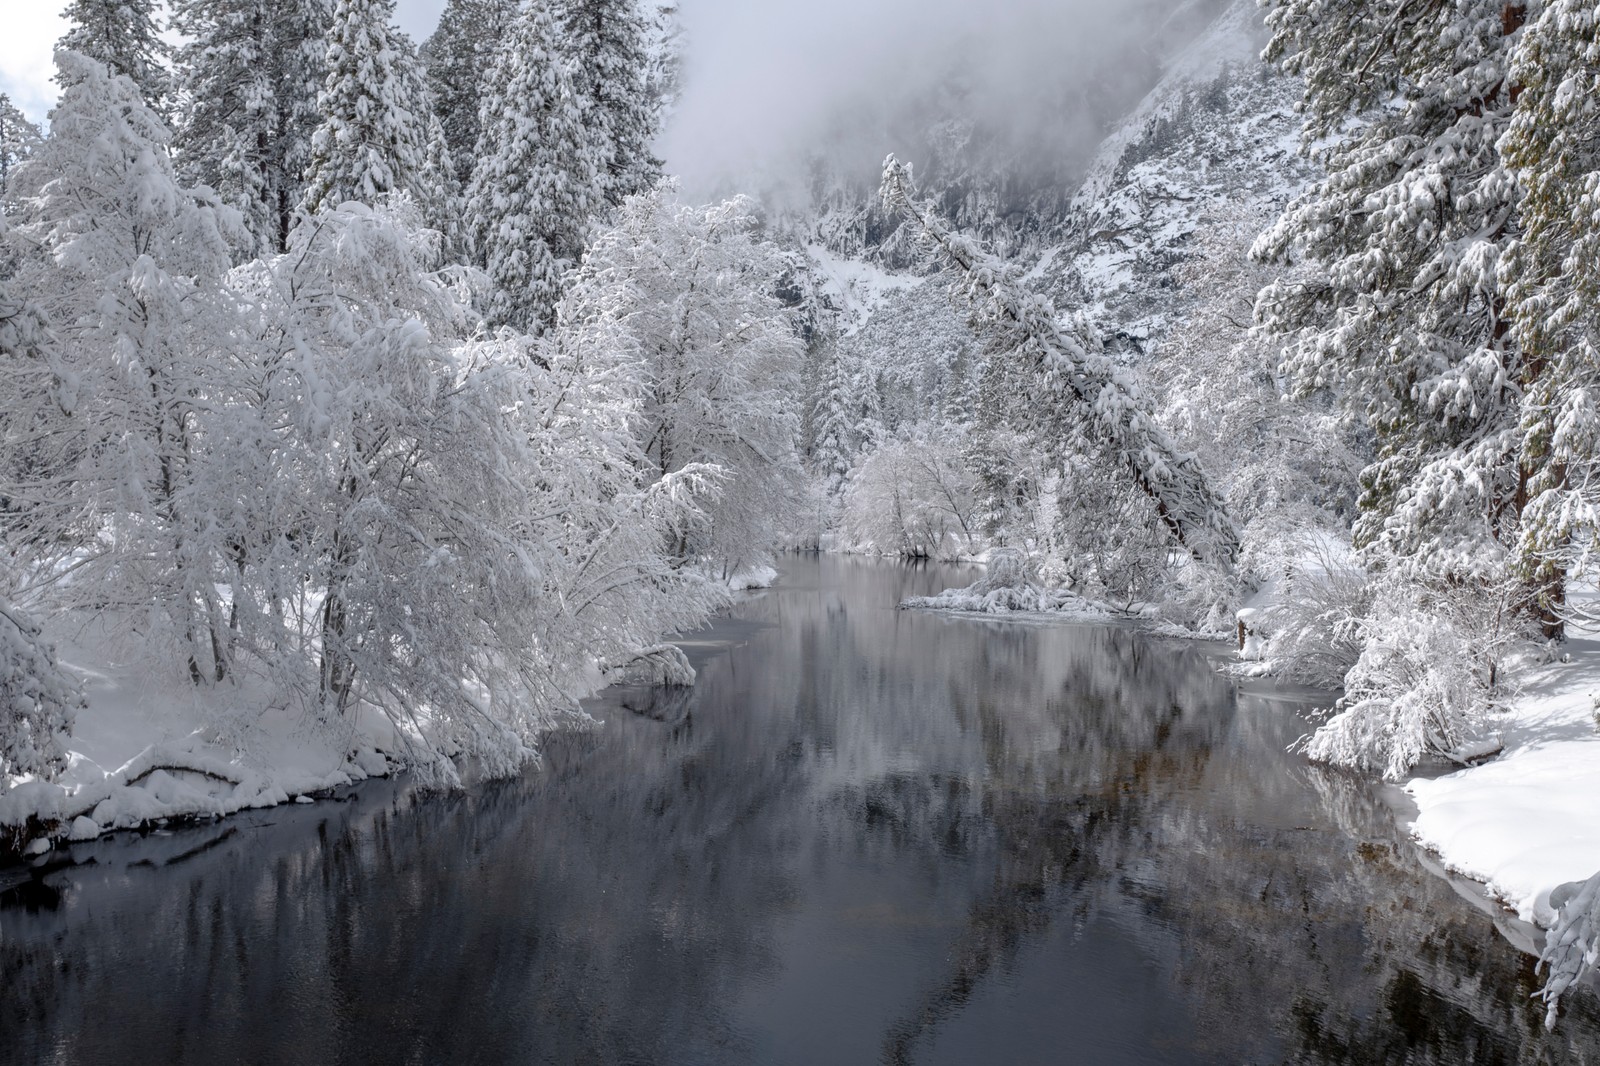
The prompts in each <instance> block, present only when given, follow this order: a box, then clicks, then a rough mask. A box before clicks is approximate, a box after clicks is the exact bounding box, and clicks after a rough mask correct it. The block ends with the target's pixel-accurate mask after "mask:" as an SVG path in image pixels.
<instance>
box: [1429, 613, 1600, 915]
mask: <svg viewBox="0 0 1600 1066" xmlns="http://www.w3.org/2000/svg"><path fill="white" fill-rule="evenodd" d="M1566 652H1567V654H1568V655H1569V656H1570V661H1568V662H1559V663H1551V664H1549V665H1544V666H1538V667H1534V668H1532V669H1530V670H1528V671H1527V673H1526V674H1525V675H1524V677H1523V678H1522V692H1521V695H1520V696H1518V697H1517V698H1516V699H1515V700H1513V703H1512V707H1513V709H1512V711H1511V712H1510V713H1509V714H1508V715H1507V718H1506V721H1505V723H1504V726H1503V736H1504V740H1505V750H1504V751H1503V752H1502V753H1501V754H1500V755H1499V756H1498V757H1497V758H1494V759H1492V760H1490V761H1488V762H1486V763H1483V764H1481V765H1478V766H1473V767H1469V768H1467V769H1463V770H1457V771H1455V772H1454V773H1449V774H1445V775H1443V776H1428V777H1413V778H1411V779H1410V780H1409V781H1407V782H1406V784H1405V790H1406V792H1407V793H1408V794H1409V795H1410V796H1411V797H1412V800H1413V801H1414V802H1415V803H1416V805H1417V815H1416V820H1415V822H1414V823H1413V825H1412V827H1411V831H1412V835H1413V836H1414V837H1415V838H1416V840H1417V841H1418V842H1419V843H1421V844H1422V845H1424V846H1425V847H1427V848H1428V849H1429V850H1430V851H1432V852H1433V853H1434V854H1436V855H1437V856H1438V857H1439V859H1440V861H1441V862H1442V863H1443V865H1444V866H1445V867H1446V868H1447V869H1448V870H1450V871H1451V872H1453V873H1457V874H1461V875H1464V876H1467V877H1470V878H1472V879H1473V880H1474V881H1478V882H1481V883H1482V884H1483V885H1484V886H1485V888H1486V890H1487V891H1488V893H1489V894H1490V895H1491V896H1492V897H1493V898H1495V899H1497V900H1499V901H1500V902H1501V903H1502V904H1503V905H1504V906H1505V907H1506V908H1507V909H1508V910H1510V911H1512V912H1513V913H1515V914H1516V915H1517V917H1518V918H1520V919H1522V920H1523V921H1527V922H1532V923H1533V924H1535V925H1537V926H1539V927H1541V928H1545V929H1548V928H1549V927H1550V925H1551V924H1552V923H1553V922H1554V920H1555V918H1556V910H1555V908H1553V907H1552V906H1551V905H1550V894H1551V892H1552V891H1554V890H1555V889H1557V888H1559V887H1560V886H1562V885H1564V884H1569V883H1571V882H1575V881H1583V880H1586V879H1588V878H1589V877H1591V876H1593V875H1594V874H1595V872H1596V871H1597V870H1600V819H1597V818H1596V817H1595V803H1596V783H1597V782H1600V723H1597V721H1596V717H1595V715H1596V712H1595V699H1596V697H1597V696H1600V641H1597V640H1596V639H1595V638H1593V637H1592V636H1588V635H1584V636H1579V637H1574V638H1573V639H1571V640H1570V641H1569V642H1568V644H1567V646H1566Z"/></svg>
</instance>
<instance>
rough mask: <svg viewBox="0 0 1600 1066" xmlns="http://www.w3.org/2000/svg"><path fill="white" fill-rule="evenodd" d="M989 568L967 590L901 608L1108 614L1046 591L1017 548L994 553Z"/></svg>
mask: <svg viewBox="0 0 1600 1066" xmlns="http://www.w3.org/2000/svg"><path fill="white" fill-rule="evenodd" d="M987 566H988V570H987V572H986V573H985V574H984V575H983V577H981V578H979V579H978V580H977V581H974V582H973V583H972V584H970V585H968V586H967V587H966V588H959V589H945V590H944V591H943V592H941V593H938V594H937V595H934V596H911V597H908V598H907V599H904V600H902V601H901V602H900V606H901V608H902V609H908V608H930V609H933V610H943V611H970V612H975V613H979V614H1015V613H1030V614H1063V613H1070V614H1073V615H1075V616H1079V617H1097V616H1103V615H1104V614H1105V611H1104V610H1102V609H1100V608H1097V607H1095V606H1094V605H1093V604H1091V603H1090V602H1089V601H1088V600H1085V599H1084V598H1083V597H1081V596H1079V595H1077V594H1076V593H1073V592H1068V591H1066V590H1065V589H1052V588H1046V587H1045V586H1044V585H1043V584H1042V583H1040V581H1039V580H1038V570H1037V568H1036V567H1035V566H1033V565H1032V563H1031V562H1030V561H1029V560H1028V558H1027V556H1026V555H1025V554H1024V553H1022V552H1020V551H1018V550H1017V549H1015V548H995V549H993V550H992V551H991V552H990V553H989V557H988V563H987Z"/></svg>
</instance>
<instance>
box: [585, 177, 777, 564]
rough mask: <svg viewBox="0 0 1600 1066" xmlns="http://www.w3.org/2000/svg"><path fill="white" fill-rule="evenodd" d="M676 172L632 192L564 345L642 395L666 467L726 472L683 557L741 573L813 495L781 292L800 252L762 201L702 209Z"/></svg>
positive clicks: (600, 246)
mask: <svg viewBox="0 0 1600 1066" xmlns="http://www.w3.org/2000/svg"><path fill="white" fill-rule="evenodd" d="M676 195H677V191H676V189H675V188H674V187H672V186H671V184H670V183H668V184H664V185H663V186H662V187H660V188H658V189H657V190H655V191H653V192H651V193H648V194H645V195H641V196H634V197H630V198H629V199H628V200H627V202H626V203H625V204H624V205H623V206H622V207H621V208H620V209H619V210H618V212H617V216H616V220H615V223H614V225H612V227H611V228H610V229H608V230H606V231H604V232H603V233H601V234H599V235H598V236H597V237H596V238H595V239H594V241H593V243H592V244H591V245H590V247H589V250H588V252H587V254H586V255H585V256H584V260H583V264H582V266H581V267H580V268H579V269H578V271H577V273H576V275H575V276H574V277H573V278H572V279H571V285H570V289H569V291H568V292H567V294H566V296H565V297H564V299H563V300H562V303H561V305H560V308H559V312H558V314H559V320H560V326H559V329H560V331H561V332H562V333H563V334H565V335H566V336H565V339H564V340H563V343H571V344H574V345H577V346H580V347H582V348H584V349H585V350H586V351H587V352H588V355H587V356H586V358H587V359H588V362H589V367H590V370H589V372H590V373H591V374H594V375H599V376H603V377H607V378H610V379H612V380H615V381H619V382H620V383H621V384H622V385H623V389H622V394H623V395H624V396H625V397H626V399H627V400H628V402H630V403H631V404H633V405H634V411H633V417H634V419H635V432H636V434H637V437H638V441H639V449H638V451H639V452H640V453H641V454H640V455H639V456H638V457H637V458H638V460H639V462H640V464H641V467H642V468H643V469H646V470H647V471H648V472H649V473H650V474H651V475H652V476H654V477H656V478H665V477H668V476H670V475H673V474H675V473H678V472H680V471H682V470H684V469H686V468H690V467H707V466H710V467H715V468H717V469H718V470H719V471H720V472H721V475H722V480H721V485H720V491H719V493H718V494H717V496H716V498H715V499H706V500H703V501H701V506H702V509H703V512H704V518H705V521H703V522H701V523H699V524H697V525H694V526H685V527H684V528H682V529H681V530H680V534H681V536H680V538H679V543H678V544H677V545H676V550H677V554H678V555H679V557H680V558H681V559H685V560H687V559H706V560H708V561H710V562H711V563H712V564H713V565H714V566H715V567H717V568H723V567H726V568H728V569H729V570H730V571H732V570H737V569H741V568H744V567H747V566H750V565H756V564H761V563H765V562H767V561H769V557H770V555H771V551H772V549H773V548H774V547H775V546H776V545H777V543H778V542H779V541H780V540H781V539H782V538H783V537H784V535H785V534H786V533H787V532H788V530H789V528H790V526H791V525H792V523H793V519H794V517H795V516H796V515H797V514H798V513H799V511H800V509H801V507H802V506H803V503H804V500H803V497H802V494H801V492H800V489H799V480H800V479H799V474H800V459H799V455H798V453H797V450H796V449H797V443H798V437H799V430H800V420H799V418H798V417H797V414H796V410H797V407H798V403H797V400H798V396H799V376H798V375H799V368H800V360H801V355H802V352H803V346H802V344H801V342H800V339H799V336H798V334H797V332H796V330H795V328H794V323H793V321H792V319H791V315H790V313H789V311H788V310H787V308H785V307H784V306H783V304H782V302H781V301H780V300H779V298H778V295H777V292H778V288H779V285H780V282H781V280H782V278H783V277H784V276H785V275H786V274H787V273H788V271H789V261H788V259H787V258H786V257H785V256H784V255H783V253H781V252H780V251H779V250H778V249H777V248H776V247H775V246H774V245H773V244H772V243H771V242H770V241H768V240H766V239H764V238H763V237H762V236H761V234H760V233H759V231H758V228H757V218H756V215H755V210H754V207H753V205H752V204H751V202H750V201H749V200H747V199H744V198H736V199H733V200H728V201H725V202H722V203H716V204H709V205H706V206H703V207H695V206H690V205H687V204H684V203H681V202H679V201H678V200H677V199H676Z"/></svg>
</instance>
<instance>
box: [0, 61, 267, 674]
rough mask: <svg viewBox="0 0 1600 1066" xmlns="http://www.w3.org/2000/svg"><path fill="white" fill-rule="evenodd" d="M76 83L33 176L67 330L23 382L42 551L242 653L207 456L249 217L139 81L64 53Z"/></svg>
mask: <svg viewBox="0 0 1600 1066" xmlns="http://www.w3.org/2000/svg"><path fill="white" fill-rule="evenodd" d="M56 61H57V65H58V67H59V68H60V70H61V72H62V75H63V76H62V83H63V85H64V86H65V90H64V92H63V93H62V97H61V101H60V103H59V104H58V105H57V107H56V108H55V110H53V111H52V112H51V133H50V138H49V139H48V140H47V141H46V142H45V144H44V145H43V146H42V147H41V148H40V149H39V150H38V151H37V152H36V153H35V154H34V156H33V157H32V158H31V159H29V160H28V162H27V163H25V164H24V165H23V166H22V167H20V168H19V169H18V171H17V173H16V175H15V182H16V186H17V188H16V193H17V194H18V195H20V196H22V197H24V198H25V199H26V201H27V204H28V211H27V215H26V218H25V220H24V222H23V223H22V224H21V225H20V226H19V227H18V232H19V233H20V234H21V235H22V237H23V238H24V239H25V240H26V242H27V243H28V244H29V245H30V246H31V247H32V248H37V249H41V250H42V251H43V253H44V255H43V256H40V255H30V256H28V257H26V258H24V259H23V260H22V262H21V264H20V267H19V273H18V283H19V284H20V285H22V286H24V287H25V291H27V292H30V293H32V294H35V295H36V296H37V298H38V300H39V303H40V305H41V306H42V308H43V309H44V311H45V312H46V313H47V314H48V316H49V318H50V320H51V321H53V322H54V323H56V329H57V331H58V333H59V335H60V344H59V345H57V346H55V349H54V355H53V357H52V358H51V359H49V360H44V361H34V365H32V366H29V367H21V366H15V365H13V366H10V367H8V368H7V370H8V373H10V372H17V373H25V374H26V376H27V382H25V383H19V384H16V385H15V386H14V387H13V386H8V388H7V392H6V394H7V396H8V414H9V416H10V418H9V420H8V421H9V423H10V425H11V427H13V432H11V433H8V436H7V439H6V444H7V446H8V451H9V452H10V454H8V455H6V456H5V457H4V462H0V470H3V471H4V472H5V476H6V477H7V478H8V479H13V478H15V479H18V480H16V481H14V482H12V483H11V484H8V485H7V486H6V488H5V492H4V495H6V496H8V497H9V498H10V499H11V500H12V501H13V505H14V506H21V507H22V508H23V509H24V513H23V516H22V520H21V521H19V522H17V523H15V524H14V525H13V527H12V528H11V529H8V530H7V533H8V534H9V535H11V536H12V537H13V538H20V541H21V543H20V544H19V546H20V547H22V548H24V549H25V552H24V559H25V560H26V561H28V562H29V563H30V564H32V563H38V564H40V565H39V566H38V567H37V568H35V569H34V570H32V571H30V572H33V573H38V574H40V575H41V576H45V575H48V574H49V573H50V571H49V568H48V566H47V565H46V564H48V563H50V562H51V561H52V560H55V559H58V558H60V557H62V556H70V557H71V558H72V560H73V563H72V566H71V568H70V570H71V575H72V577H71V581H70V582H69V583H68V584H67V586H65V587H64V590H63V591H62V592H61V596H62V599H63V602H65V603H68V604H69V605H70V604H71V603H80V604H93V605H96V606H97V608H99V609H108V610H111V611H113V612H117V611H121V612H132V614H131V615H130V614H125V615H124V617H125V618H126V617H134V616H137V620H136V624H138V625H139V626H141V627H149V628H153V629H156V630H160V631H163V632H166V633H168V634H170V635H171V636H172V637H173V638H174V641H175V643H176V644H177V646H178V648H179V650H180V654H181V655H182V656H183V657H184V658H186V659H187V661H188V664H189V669H190V673H191V676H192V677H193V678H194V679H195V680H196V681H200V680H202V679H205V678H214V677H216V678H220V677H221V676H222V675H223V674H224V673H225V672H226V670H227V667H228V652H227V640H228V638H227V633H226V630H227V622H226V611H225V608H224V605H223V604H222V602H221V601H220V596H219V593H218V590H217V582H218V581H219V580H223V579H224V577H223V575H224V574H225V572H226V571H225V570H224V569H223V568H222V567H221V566H220V565H219V561H220V560H221V559H222V558H223V557H224V556H225V554H226V544H225V541H226V537H227V531H226V529H224V528H223V527H221V526H220V525H219V524H218V522H216V521H215V517H216V516H215V515H214V513H213V512H212V510H211V506H212V503H213V500H212V499H211V497H210V495H209V493H208V492H207V486H206V485H205V476H204V474H205V466H204V456H205V453H206V449H207V447H208V441H209V440H210V439H211V438H212V436H213V430H215V423H214V422H213V419H214V418H215V417H217V415H218V411H217V408H216V405H215V403H214V399H215V397H216V396H217V395H218V394H219V393H220V392H223V391H225V386H224V385H223V384H222V383H221V382H219V381H218V379H217V375H218V374H219V373H220V372H221V371H222V368H223V366H224V361H223V360H220V359H217V358H214V357H213V353H214V352H215V351H216V350H217V348H218V347H219V344H224V343H226V338H227V337H228V336H229V332H230V329H229V320H228V317H227V315H228V312H229V308H230V306H231V304H230V301H229V300H228V299H227V297H226V294H225V293H224V292H223V291H222V288H221V280H222V275H223V273H224V271H225V270H226V269H227V266H228V245H227V238H228V237H229V236H230V235H231V233H232V224H233V222H234V221H236V216H233V215H232V213H231V212H228V211H226V209H223V208H220V207H219V206H218V205H217V204H216V203H215V201H214V200H213V199H212V198H211V197H210V194H209V193H208V192H205V191H198V192H197V191H195V190H191V189H187V188H184V187H183V186H181V185H180V184H179V183H178V181H177V180H176V178H175V176H174V174H173V169H172V162H171V158H170V156H169V153H168V151H167V131H166V129H165V127H164V126H163V125H162V123H161V120H160V118H159V117H158V116H157V115H156V114H155V112H154V111H153V110H151V108H150V107H149V105H148V104H146V103H145V102H144V100H143V98H142V96H141V95H140V93H139V90H138V87H137V86H136V85H135V84H134V83H133V82H132V80H131V79H129V78H127V77H124V76H122V75H112V74H111V73H110V72H109V70H108V69H107V67H106V66H105V65H104V64H102V63H99V62H97V61H95V60H93V59H89V58H87V57H85V56H81V55H78V54H77V53H74V52H65V51H63V52H59V53H57V57H56Z"/></svg>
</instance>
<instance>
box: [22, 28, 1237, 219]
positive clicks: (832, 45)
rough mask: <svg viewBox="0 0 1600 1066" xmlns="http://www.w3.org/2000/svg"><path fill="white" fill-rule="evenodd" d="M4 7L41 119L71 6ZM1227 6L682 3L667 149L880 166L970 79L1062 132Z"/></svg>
mask: <svg viewBox="0 0 1600 1066" xmlns="http://www.w3.org/2000/svg"><path fill="white" fill-rule="evenodd" d="M0 2H3V3H5V5H6V6H7V7H8V8H10V9H11V10H8V11H7V13H6V20H5V21H6V26H5V32H4V33H3V34H0V92H7V93H9V94H10V95H11V97H12V99H13V101H14V102H15V103H16V104H17V105H18V106H19V107H21V108H22V109H23V111H24V112H26V113H27V114H28V115H29V117H31V118H34V119H35V120H39V121H42V120H43V119H44V117H45V115H46V113H47V112H48V110H49V108H50V105H51V103H52V101H53V100H54V97H55V92H54V86H53V84H52V83H51V81H50V77H51V74H52V71H53V68H52V65H51V62H50V53H51V47H52V45H53V44H54V42H55V41H56V40H57V39H58V38H59V37H60V36H61V35H62V33H63V32H64V31H65V29H66V25H65V23H64V21H63V20H62V18H61V10H62V8H64V7H65V6H66V2H67V0H0ZM645 2H646V3H660V2H662V0H645ZM1217 2H1218V0H1115V2H1113V3H1106V2H1105V0H986V2H984V3H977V2H974V0H807V2H806V3H801V4H797V3H780V2H776V0H680V3H681V9H682V22H683V25H684V29H685V32H686V39H687V41H688V42H689V49H688V56H687V69H686V76H685V87H684V94H683V97H682V99H681V101H680V105H679V107H678V110H677V113H676V115H675V116H674V118H673V120H672V122H671V124H670V126H669V127H668V129H667V131H666V133H665V135H664V137H663V141H662V144H661V146H660V150H661V154H662V155H663V157H664V158H665V159H666V161H667V164H668V169H669V171H671V172H673V173H676V174H679V175H680V176H682V177H683V179H684V184H685V187H686V188H687V189H689V190H691V191H693V192H696V193H702V192H703V193H708V194H709V193H712V192H714V191H717V189H718V188H719V187H721V186H725V185H726V184H727V182H728V181H729V180H730V179H731V180H733V181H736V182H740V183H741V184H742V183H743V182H746V181H749V180H752V179H755V180H760V179H761V176H762V173H763V172H771V171H783V170H789V169H793V166H794V159H795V158H796V156H795V148H796V146H807V147H811V146H817V145H822V144H830V145H839V144H844V143H846V142H859V145H858V147H859V149H860V150H859V151H857V150H856V149H855V148H850V149H849V150H848V154H849V156H850V157H851V158H850V159H849V161H848V162H849V166H850V168H851V169H860V168H862V167H863V166H865V167H869V168H870V167H871V166H875V165H876V163H877V162H878V161H881V160H882V158H883V154H884V152H885V151H886V150H888V149H895V150H902V146H899V145H897V144H895V143H893V142H894V140H895V137H894V135H893V132H892V131H890V130H887V129H886V128H885V127H884V125H883V123H882V121H881V118H882V116H883V115H885V114H889V113H892V112H893V111H894V110H895V108H896V106H898V104H900V103H903V102H905V101H915V100H918V99H921V98H923V97H925V96H926V91H925V90H926V89H927V87H928V86H929V85H935V84H936V85H940V86H945V87H949V86H952V85H953V86H957V87H959V91H960V92H962V93H965V94H966V99H967V101H968V103H970V104H972V105H973V106H974V107H976V108H978V109H979V113H980V114H983V115H988V116H989V117H991V118H993V119H996V120H998V123H999V125H1000V126H1002V127H1009V128H1013V129H1014V130H1015V131H1018V135H1019V136H1021V137H1023V138H1027V137H1030V136H1035V135H1036V134H1037V136H1038V138H1040V139H1042V138H1043V137H1045V136H1046V135H1049V132H1050V131H1051V130H1054V131H1055V133H1054V135H1055V136H1057V137H1058V138H1059V137H1060V136H1061V134H1060V130H1061V129H1062V128H1064V126H1063V120H1064V119H1065V121H1066V123H1068V124H1070V123H1071V122H1072V121H1074V120H1076V119H1078V117H1079V116H1078V115H1077V112H1079V111H1083V110H1085V109H1084V108H1083V106H1082V104H1081V100H1080V99H1079V98H1078V97H1075V96H1074V92H1075V91H1076V90H1075V88H1074V87H1075V86H1078V87H1081V86H1085V85H1088V84H1090V83H1095V84H1100V83H1103V82H1105V81H1107V80H1108V79H1110V80H1115V79H1116V78H1117V77H1118V76H1119V73H1118V65H1119V63H1120V62H1121V59H1122V57H1126V58H1129V59H1133V58H1135V57H1136V55H1138V54H1145V55H1146V56H1147V55H1148V53H1149V51H1150V49H1152V48H1156V49H1157V50H1159V47H1160V46H1158V45H1156V44H1154V43H1153V42H1154V41H1155V40H1156V39H1157V38H1160V37H1162V36H1163V34H1162V33H1161V32H1159V31H1158V30H1157V27H1158V26H1159V25H1161V24H1162V23H1163V22H1164V21H1166V19H1167V16H1168V15H1169V14H1171V13H1172V12H1173V11H1174V10H1175V9H1180V8H1197V7H1206V6H1214V5H1215V4H1216V3H1217ZM443 6H444V0H398V8H397V18H398V21H399V22H400V25H401V27H402V28H403V29H405V30H406V31H407V32H408V33H410V34H411V36H412V37H413V39H415V40H417V41H419V42H420V41H421V40H423V39H424V38H426V37H427V36H428V34H430V33H431V32H432V31H433V28H434V25H435V24H436V23H437V22H438V18H439V12H440V10H441V9H442V8H443ZM1108 59H1110V60H1111V62H1109V63H1108ZM1126 66H1128V67H1129V69H1133V68H1135V67H1137V66H1138V64H1136V63H1130V64H1126ZM968 110H969V111H970V110H971V108H969V109H968ZM841 126H844V127H849V128H848V129H846V130H845V131H844V132H843V133H841ZM1030 131H1033V132H1030ZM1092 132H1093V131H1092V130H1089V129H1085V130H1083V131H1080V132H1079V133H1074V134H1071V136H1072V137H1073V138H1074V139H1077V140H1082V139H1084V138H1085V137H1088V136H1089V135H1091V134H1092ZM833 154H834V155H838V152H835V153H833ZM855 156H860V157H861V158H860V159H856V158H854V157H855ZM863 160H864V162H863Z"/></svg>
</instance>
